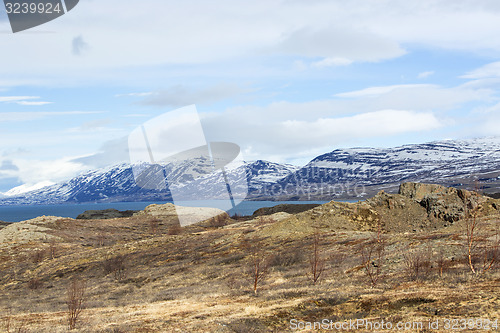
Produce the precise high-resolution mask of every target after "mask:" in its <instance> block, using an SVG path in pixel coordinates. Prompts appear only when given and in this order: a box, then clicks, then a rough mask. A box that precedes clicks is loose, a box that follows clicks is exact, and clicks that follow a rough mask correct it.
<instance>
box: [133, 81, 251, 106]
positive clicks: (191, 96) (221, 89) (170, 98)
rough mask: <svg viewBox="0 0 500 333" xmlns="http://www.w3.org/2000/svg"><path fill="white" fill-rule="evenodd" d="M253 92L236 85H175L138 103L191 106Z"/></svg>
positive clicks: (149, 95) (147, 96)
mask: <svg viewBox="0 0 500 333" xmlns="http://www.w3.org/2000/svg"><path fill="white" fill-rule="evenodd" d="M251 91H253V90H252V89H248V88H247V89H245V88H242V87H240V86H238V85H236V84H216V85H212V86H209V87H206V88H202V89H193V88H191V87H187V86H184V85H175V86H172V87H170V88H168V89H165V90H160V91H156V92H153V93H151V94H148V95H146V98H145V99H144V100H142V101H141V102H140V104H143V105H156V106H172V107H180V106H185V105H191V104H204V103H213V102H217V101H220V100H224V99H227V98H230V97H233V96H236V95H239V94H244V93H248V92H251Z"/></svg>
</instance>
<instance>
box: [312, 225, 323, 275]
mask: <svg viewBox="0 0 500 333" xmlns="http://www.w3.org/2000/svg"><path fill="white" fill-rule="evenodd" d="M320 240H321V239H320V235H319V233H318V231H316V232H315V233H314V235H313V242H312V251H311V256H310V259H309V263H310V268H311V270H310V273H311V279H312V281H313V284H316V282H318V280H319V278H320V277H321V274H322V273H323V270H324V268H325V258H324V255H323V252H322V250H321V248H320Z"/></svg>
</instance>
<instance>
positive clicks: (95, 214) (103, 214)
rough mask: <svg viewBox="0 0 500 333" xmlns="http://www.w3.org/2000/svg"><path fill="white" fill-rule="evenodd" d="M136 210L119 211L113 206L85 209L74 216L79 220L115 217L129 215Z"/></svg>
mask: <svg viewBox="0 0 500 333" xmlns="http://www.w3.org/2000/svg"><path fill="white" fill-rule="evenodd" d="M137 212H138V211H137V210H125V211H120V210H117V209H113V208H110V209H103V210H86V211H85V212H83V213H82V214H80V215H78V216H77V217H76V218H77V219H79V220H101V219H115V218H119V217H131V216H133V215H134V214H135V213H137Z"/></svg>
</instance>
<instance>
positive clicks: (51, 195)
mask: <svg viewBox="0 0 500 333" xmlns="http://www.w3.org/2000/svg"><path fill="white" fill-rule="evenodd" d="M207 167H208V164H207V161H198V162H197V163H193V162H192V161H191V162H181V163H178V164H168V165H162V166H160V168H159V169H158V168H156V167H155V168H150V169H147V166H144V165H129V164H121V165H117V166H114V167H109V168H106V169H102V170H94V171H89V172H87V173H85V174H82V175H80V176H78V177H75V178H73V179H71V180H70V181H68V182H64V183H60V184H55V185H51V186H47V187H43V188H41V189H37V190H34V191H30V192H27V193H22V194H19V195H14V196H9V197H6V198H2V199H0V205H8V204H55V203H80V202H111V201H157V200H158V201H169V200H171V199H172V196H171V192H170V190H169V188H170V189H171V190H172V191H174V190H179V189H180V190H182V191H181V192H182V193H183V196H184V197H183V198H182V199H183V200H196V199H197V198H199V197H206V196H210V197H211V198H215V199H217V198H224V197H225V196H226V195H227V187H226V185H225V184H226V180H229V183H231V184H236V187H235V188H232V191H236V192H238V190H241V191H243V190H244V191H245V193H246V188H245V189H243V188H238V187H241V185H242V180H244V183H245V186H247V182H248V193H249V195H248V198H249V199H273V200H305V199H313V200H320V199H321V200H329V199H334V198H354V197H360V196H366V195H371V194H373V193H374V192H376V191H379V190H380V189H384V190H387V191H395V190H396V189H397V187H398V186H399V184H400V183H401V182H405V181H416V182H426V183H436V184H442V185H448V186H457V187H461V186H462V187H469V188H470V187H471V186H474V185H471V183H472V182H473V181H474V179H477V180H479V183H480V186H481V187H482V188H485V189H486V191H487V192H500V138H483V139H472V140H445V141H437V142H431V143H425V144H415V145H404V146H401V147H396V148H383V149H381V148H351V149H337V150H334V151H332V152H330V153H327V154H323V155H321V156H318V157H316V158H314V159H313V160H312V161H311V162H309V163H308V164H307V165H305V166H304V167H302V168H299V167H296V166H293V165H284V164H278V163H273V162H268V161H262V160H259V161H256V162H251V163H250V162H246V163H244V164H243V165H240V166H238V167H234V168H227V169H226V170H225V174H222V173H221V171H219V172H215V173H207V172H206V170H205V169H206V168H207ZM145 168H146V169H147V172H144V173H143V177H144V179H145V180H146V181H145V182H142V181H138V180H137V179H136V177H134V172H135V173H136V174H137V170H142V171H143V170H145ZM164 175H168V176H167V178H168V182H169V183H170V187H165V186H161V183H162V181H161V180H162V179H163V180H164V179H165V177H164ZM245 178H246V179H245ZM138 183H139V184H141V186H138V185H137V184H138Z"/></svg>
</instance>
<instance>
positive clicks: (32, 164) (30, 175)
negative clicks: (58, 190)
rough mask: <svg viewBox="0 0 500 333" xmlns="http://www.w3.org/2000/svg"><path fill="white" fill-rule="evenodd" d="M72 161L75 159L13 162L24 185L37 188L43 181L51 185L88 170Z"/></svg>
mask: <svg viewBox="0 0 500 333" xmlns="http://www.w3.org/2000/svg"><path fill="white" fill-rule="evenodd" d="M72 160H73V158H61V159H56V160H32V159H14V160H13V162H14V163H15V165H16V166H17V167H18V168H19V171H17V172H16V175H17V177H18V178H19V179H20V180H21V181H22V182H23V184H25V185H26V186H35V185H36V184H39V183H40V182H42V181H43V182H51V183H57V182H60V181H64V180H67V179H70V178H72V177H74V176H75V175H77V174H79V173H81V172H84V171H86V170H88V167H86V166H85V165H83V164H81V163H76V162H74V161H72Z"/></svg>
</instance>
